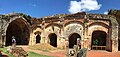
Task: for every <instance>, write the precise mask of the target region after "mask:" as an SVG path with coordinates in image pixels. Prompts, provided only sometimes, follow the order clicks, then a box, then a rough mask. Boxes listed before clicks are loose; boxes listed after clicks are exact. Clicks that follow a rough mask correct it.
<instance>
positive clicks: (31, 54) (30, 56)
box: [0, 48, 53, 57]
mask: <svg viewBox="0 0 120 57" xmlns="http://www.w3.org/2000/svg"><path fill="white" fill-rule="evenodd" d="M0 51H2V52H3V53H5V54H7V55H8V56H10V57H15V56H14V55H13V54H9V53H8V52H7V50H6V48H0ZM28 57H53V56H47V55H42V54H37V53H35V52H32V51H30V52H28Z"/></svg>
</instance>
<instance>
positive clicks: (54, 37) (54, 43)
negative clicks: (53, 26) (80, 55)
mask: <svg viewBox="0 0 120 57" xmlns="http://www.w3.org/2000/svg"><path fill="white" fill-rule="evenodd" d="M49 39H50V45H52V46H54V47H57V35H56V34H55V33H52V34H50V35H49Z"/></svg>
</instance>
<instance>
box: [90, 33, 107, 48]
mask: <svg viewBox="0 0 120 57" xmlns="http://www.w3.org/2000/svg"><path fill="white" fill-rule="evenodd" d="M106 37H107V34H106V32H104V31H94V32H93V33H92V42H91V44H92V45H91V49H92V50H106Z"/></svg>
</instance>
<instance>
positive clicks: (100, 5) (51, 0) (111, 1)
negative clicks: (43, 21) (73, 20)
mask: <svg viewBox="0 0 120 57" xmlns="http://www.w3.org/2000/svg"><path fill="white" fill-rule="evenodd" d="M89 1H90V3H88V2H89ZM76 3H77V4H76ZM91 3H92V4H93V3H94V4H93V5H94V6H93V5H92V4H91ZM75 4H76V5H77V6H78V7H75V6H76V5H75ZM89 4H90V6H89ZM71 5H73V6H71ZM74 7H75V8H74ZM79 7H80V8H79ZM72 8H74V9H75V10H74V9H72ZM76 9H78V10H77V11H76ZM108 9H118V10H120V0H0V14H9V13H12V12H18V13H19V12H20V13H25V14H28V15H30V16H32V17H44V16H50V15H55V14H64V13H66V14H71V13H76V12H78V11H79V12H82V11H86V12H88V13H102V14H104V12H106V11H108ZM73 11H74V12H73Z"/></svg>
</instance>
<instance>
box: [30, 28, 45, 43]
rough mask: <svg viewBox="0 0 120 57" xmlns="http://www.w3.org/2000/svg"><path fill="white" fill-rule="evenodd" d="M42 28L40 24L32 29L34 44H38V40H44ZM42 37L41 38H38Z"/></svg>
mask: <svg viewBox="0 0 120 57" xmlns="http://www.w3.org/2000/svg"><path fill="white" fill-rule="evenodd" d="M42 32H43V31H42V29H41V28H40V27H39V26H36V27H34V29H33V30H32V34H31V39H32V40H33V42H32V43H33V44H37V42H36V41H39V42H42V38H41V34H42ZM37 38H40V39H37Z"/></svg>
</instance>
